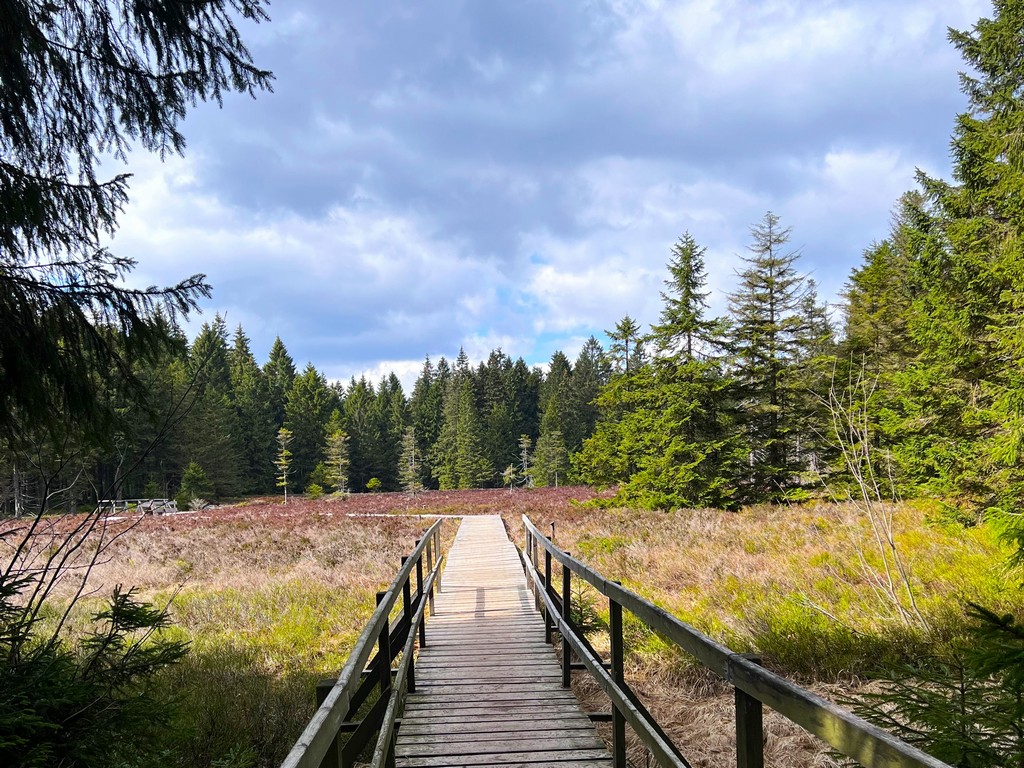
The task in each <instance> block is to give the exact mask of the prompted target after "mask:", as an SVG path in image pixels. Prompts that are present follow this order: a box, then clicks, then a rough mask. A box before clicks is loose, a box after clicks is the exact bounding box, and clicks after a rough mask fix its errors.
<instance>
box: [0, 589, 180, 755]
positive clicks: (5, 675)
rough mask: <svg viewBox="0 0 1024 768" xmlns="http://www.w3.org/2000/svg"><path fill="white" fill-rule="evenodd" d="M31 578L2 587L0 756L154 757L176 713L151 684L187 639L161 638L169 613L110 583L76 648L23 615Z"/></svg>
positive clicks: (177, 660) (178, 653)
mask: <svg viewBox="0 0 1024 768" xmlns="http://www.w3.org/2000/svg"><path fill="white" fill-rule="evenodd" d="M27 586H28V582H27V581H25V580H20V579H15V580H13V581H12V580H6V581H5V582H4V583H3V584H2V585H0V587H2V592H0V653H2V659H0V763H3V765H9V766H11V767H12V768H29V767H30V766H40V768H42V767H43V766H51V765H81V766H92V765H95V766H107V765H112V764H117V763H119V762H122V763H126V764H127V763H131V762H133V761H136V760H141V759H144V758H146V756H147V755H153V754H154V753H155V752H156V750H157V748H158V747H159V745H160V743H161V739H162V729H163V728H164V727H166V726H167V724H168V720H169V715H170V713H171V712H172V711H173V708H172V707H171V702H170V700H169V698H168V696H166V695H165V694H164V693H162V692H161V691H159V690H158V689H157V688H155V687H154V680H155V676H156V675H157V673H159V672H160V671H161V670H164V669H166V668H167V667H170V666H172V665H174V664H176V663H177V662H179V661H180V660H181V659H182V658H183V657H184V655H185V652H186V646H185V644H184V643H181V642H178V641H174V640H168V639H164V638H162V637H161V636H160V634H159V632H160V630H162V629H164V628H166V627H167V626H168V623H169V622H168V617H167V613H166V612H165V611H162V610H157V609H155V608H153V607H152V606H150V605H148V604H145V603H141V602H139V601H137V600H136V599H135V596H134V592H133V591H131V590H129V591H127V592H123V591H121V590H120V589H115V591H114V594H113V597H112V598H111V599H110V601H109V603H108V604H107V606H106V607H105V608H104V609H102V610H100V611H97V612H96V613H95V614H94V615H93V616H92V626H91V628H90V629H89V630H88V631H87V633H86V634H85V636H84V637H83V638H82V639H81V640H80V641H79V642H78V643H77V646H76V647H71V646H69V645H67V644H66V643H65V642H64V641H62V640H61V639H59V638H57V637H49V638H47V637H45V636H44V635H42V634H40V632H41V631H42V627H41V626H40V625H38V624H36V623H34V622H23V621H22V619H23V618H24V613H23V611H22V610H21V608H20V607H19V606H18V605H17V603H16V602H15V601H17V600H18V599H19V593H21V592H22V591H23V590H24V589H25V588H26V587H27Z"/></svg>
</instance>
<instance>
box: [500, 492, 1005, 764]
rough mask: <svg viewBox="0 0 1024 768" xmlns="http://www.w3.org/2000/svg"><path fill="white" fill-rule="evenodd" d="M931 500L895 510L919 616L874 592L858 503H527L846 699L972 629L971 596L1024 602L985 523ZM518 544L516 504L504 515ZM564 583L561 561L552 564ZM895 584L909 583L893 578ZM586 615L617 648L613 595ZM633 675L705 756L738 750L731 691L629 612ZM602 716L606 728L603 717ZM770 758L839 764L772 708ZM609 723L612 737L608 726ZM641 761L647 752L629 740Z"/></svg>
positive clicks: (714, 759) (599, 642)
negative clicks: (958, 521) (944, 512)
mask: <svg viewBox="0 0 1024 768" xmlns="http://www.w3.org/2000/svg"><path fill="white" fill-rule="evenodd" d="M931 512H932V509H930V508H929V507H927V506H923V505H918V506H913V505H903V506H901V507H899V508H897V509H895V510H893V516H894V520H895V522H896V544H897V546H898V547H899V548H900V551H901V554H902V556H903V557H904V558H905V559H906V562H907V564H908V574H909V580H908V584H907V585H906V586H907V587H909V588H910V589H912V590H913V594H914V597H915V600H916V604H917V606H918V607H919V609H920V612H921V616H922V619H923V621H922V622H920V623H914V624H910V623H908V622H907V621H906V620H905V616H904V613H903V612H901V611H900V610H899V609H898V607H895V606H893V605H892V604H891V600H890V598H889V597H888V594H887V593H886V592H885V591H884V590H878V589H876V588H875V587H873V586H872V585H877V583H878V580H877V578H876V577H877V575H878V574H877V573H875V572H874V571H872V569H876V568H879V567H880V559H881V558H880V557H879V556H878V555H877V553H876V552H875V551H873V549H872V542H873V540H874V539H873V537H872V534H871V530H870V525H869V523H868V522H867V521H866V520H864V519H863V517H862V516H861V515H860V514H859V513H858V509H857V508H856V507H855V506H853V505H844V504H807V505H803V506H793V507H784V508H782V507H768V506H763V507H756V508H750V509H746V510H743V511H741V512H739V513H729V512H720V511H715V510H677V511H673V512H645V511H639V510H631V509H610V510H600V509H585V508H580V507H578V506H565V507H562V508H560V509H553V508H546V509H545V510H544V513H541V512H539V511H538V512H537V513H528V514H529V517H530V518H531V520H532V521H533V522H534V524H535V525H536V526H537V527H538V528H539V529H540V530H541V531H543V532H545V533H548V532H549V531H550V530H551V528H550V525H551V523H554V524H555V525H554V540H555V542H556V544H557V545H558V546H559V547H561V548H562V549H565V550H568V551H570V552H572V553H573V554H574V555H575V556H577V557H578V558H579V559H581V560H583V561H584V562H586V563H588V564H589V565H591V566H592V567H594V568H596V569H597V570H598V571H600V572H601V573H602V574H603V575H605V576H606V577H609V578H612V579H617V580H620V581H622V583H623V584H624V585H625V586H627V587H629V588H630V589H632V590H634V591H635V592H638V593H640V594H641V595H642V596H644V597H646V598H647V599H649V600H651V601H652V602H654V603H656V604H657V605H660V606H661V607H663V608H665V609H667V610H669V611H670V612H671V613H673V614H674V615H676V616H678V617H680V618H681V619H683V620H684V621H686V622H688V623H690V624H691V625H693V626H695V627H697V628H698V629H700V630H701V631H703V632H705V633H706V634H708V635H710V636H712V637H713V638H714V639H716V640H718V641H720V642H723V643H725V644H726V645H728V646H730V647H731V648H733V649H734V650H736V651H739V652H755V653H757V655H758V656H760V657H761V658H762V660H763V662H764V663H765V664H766V666H768V667H770V668H772V669H774V670H776V671H778V672H780V673H782V674H784V675H786V676H789V677H791V678H795V679H796V680H797V681H798V682H800V683H801V684H803V685H805V686H806V687H808V688H810V689H811V690H814V691H815V692H817V693H818V694H820V695H822V696H824V697H826V698H830V699H833V700H836V699H840V700H842V699H847V698H848V697H850V696H851V695H855V694H856V693H857V692H858V691H859V690H863V689H865V688H866V687H868V686H870V679H871V677H872V676H873V675H874V674H881V673H884V672H885V671H886V670H887V669H891V668H892V666H893V665H895V664H901V663H908V664H922V663H925V664H926V663H929V660H930V659H932V658H935V657H940V656H942V655H943V653H944V652H945V650H946V649H948V648H950V647H952V646H954V645H955V644H956V643H958V642H962V640H963V632H964V628H965V624H966V621H965V612H964V607H965V602H966V601H968V600H972V601H978V602H981V603H983V604H985V605H989V606H993V607H995V608H996V609H997V610H1005V611H1010V612H1014V611H1016V612H1018V613H1019V612H1020V611H1021V609H1022V608H1024V599H1022V596H1021V594H1020V590H1019V589H1018V587H1017V585H1016V583H1015V582H1014V580H1012V579H1010V578H1009V574H1008V573H1007V572H1006V570H1005V568H1004V566H1003V563H1004V562H1005V556H1006V552H1005V550H1004V548H1003V547H1002V546H1001V545H1000V543H999V541H998V539H997V537H996V535H995V533H994V531H992V530H991V529H989V528H988V527H986V526H984V525H980V526H976V527H971V528H963V527H961V526H958V525H948V524H943V523H941V522H938V521H935V520H933V519H932V518H931V516H930V513H931ZM506 526H507V527H508V529H509V530H510V532H511V533H512V535H513V536H514V537H515V538H516V539H517V540H518V541H520V542H522V541H523V539H524V529H523V527H522V524H521V516H520V515H518V514H509V515H506ZM554 570H555V573H554V580H555V582H556V583H558V580H559V579H560V575H559V574H560V569H559V568H558V567H557V566H556V567H555V569H554ZM898 586H901V585H898ZM573 601H574V610H575V611H576V612H577V616H578V617H579V618H580V619H582V620H583V621H584V622H585V623H586V624H588V625H589V626H590V628H591V629H592V632H591V640H592V642H593V643H594V644H595V646H596V647H597V648H598V649H599V650H603V651H605V652H606V651H607V645H608V641H607V634H606V627H607V616H608V613H607V603H606V601H605V599H604V598H603V597H602V596H601V595H599V594H598V593H597V592H596V590H593V589H591V588H589V587H586V586H584V587H583V588H580V587H576V588H574V591H573ZM624 632H625V644H626V648H627V680H628V681H629V682H630V684H631V686H632V687H633V688H634V689H635V690H636V691H637V693H638V694H639V695H640V696H641V697H642V699H643V700H644V701H645V703H646V704H647V706H648V707H649V708H650V709H651V711H652V712H653V713H654V714H655V715H656V717H657V719H658V721H659V722H660V723H661V724H662V726H663V727H664V728H665V729H666V731H667V732H668V733H669V735H670V736H671V737H672V738H673V740H674V741H675V743H676V744H677V745H678V746H679V747H680V749H681V751H682V752H683V754H684V755H685V756H686V757H687V759H688V760H689V761H690V762H691V764H693V765H695V766H711V765H723V764H730V763H734V761H735V740H734V736H733V734H734V730H733V728H734V721H733V707H734V703H733V693H732V689H731V688H730V687H728V686H727V685H726V684H724V683H722V682H721V681H720V680H718V679H717V678H716V677H715V676H714V675H713V674H712V673H710V672H708V671H707V670H705V669H703V668H701V667H699V666H697V665H696V663H695V662H694V661H693V660H692V658H690V657H688V656H687V655H686V654H683V653H682V652H680V651H678V649H675V648H674V647H671V646H670V645H669V644H667V643H666V642H665V641H664V640H663V639H662V638H660V637H659V636H657V635H655V634H653V633H652V632H650V631H648V630H646V628H645V627H643V626H642V625H641V624H640V623H639V622H637V621H636V620H632V621H631V620H630V617H629V615H628V613H627V614H626V619H625V626H624ZM574 688H575V689H576V691H577V694H578V695H579V696H580V698H581V700H582V701H583V702H584V704H585V706H586V707H587V708H588V709H590V710H607V708H608V703H607V698H606V697H605V696H604V695H603V694H602V693H601V692H600V691H599V690H598V689H597V688H596V685H595V684H594V683H593V682H592V680H590V679H589V677H588V676H587V675H585V674H577V675H576V676H575V680H574ZM602 727H604V726H602ZM765 731H766V744H765V754H766V761H767V764H769V765H775V766H798V765H799V766H807V765H821V766H831V765H834V764H835V762H834V760H833V758H832V757H831V756H830V754H829V752H828V750H827V749H825V747H824V745H823V744H821V743H820V742H819V741H818V740H816V739H815V738H813V737H812V736H810V735H809V734H807V733H806V732H805V731H803V729H801V728H799V727H798V726H795V725H794V724H792V723H790V722H789V721H788V720H786V719H785V718H784V717H782V716H780V715H778V714H777V713H774V712H771V711H768V710H766V712H765ZM606 735H607V734H606ZM630 761H631V764H632V765H635V766H644V765H648V764H649V762H648V758H647V756H646V754H645V751H644V749H643V747H642V745H640V744H639V743H638V742H637V741H636V740H635V739H634V740H633V742H632V744H631V749H630Z"/></svg>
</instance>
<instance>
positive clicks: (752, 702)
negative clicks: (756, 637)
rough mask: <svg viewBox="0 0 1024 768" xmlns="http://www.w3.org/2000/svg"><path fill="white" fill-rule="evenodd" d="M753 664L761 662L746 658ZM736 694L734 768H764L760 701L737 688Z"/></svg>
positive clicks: (754, 658) (762, 724)
mask: <svg viewBox="0 0 1024 768" xmlns="http://www.w3.org/2000/svg"><path fill="white" fill-rule="evenodd" d="M746 658H748V659H749V660H750V661H752V662H754V663H755V664H760V663H761V660H760V659H759V658H757V657H756V656H749V655H748V656H746ZM734 690H735V692H736V768H764V712H763V706H762V704H761V702H760V701H758V700H757V699H755V698H754V697H753V696H751V695H750V694H749V693H747V692H746V691H743V690H740V689H739V688H736V689H734Z"/></svg>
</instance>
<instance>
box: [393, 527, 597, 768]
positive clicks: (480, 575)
mask: <svg viewBox="0 0 1024 768" xmlns="http://www.w3.org/2000/svg"><path fill="white" fill-rule="evenodd" d="M443 589H444V591H443V592H442V593H441V594H440V595H438V598H437V604H436V605H437V614H436V615H435V616H434V617H432V618H431V619H430V621H429V622H428V623H427V646H426V648H423V649H422V650H421V651H420V655H419V658H418V661H417V664H416V693H412V694H409V698H408V703H407V705H406V709H405V715H404V716H403V719H402V725H401V728H400V729H399V731H398V742H397V746H396V753H395V754H396V765H397V768H414V767H416V768H419V767H421V766H422V767H427V766H429V767H430V768H442V767H443V766H485V765H496V766H502V767H503V768H511V767H513V766H523V768H540V767H541V766H551V768H611V765H612V762H611V758H610V756H609V754H608V752H607V750H606V749H605V746H604V744H603V743H602V742H601V740H600V739H599V738H598V736H597V733H596V732H595V730H594V727H593V725H592V724H591V722H590V719H589V718H588V717H587V716H586V715H584V714H583V712H582V710H581V709H580V706H579V703H578V702H577V701H576V698H575V696H573V694H572V691H567V690H564V689H563V688H562V687H561V684H562V676H561V670H560V669H559V667H558V662H557V660H556V659H555V656H554V654H553V653H552V652H551V648H550V646H548V645H546V644H545V643H544V622H543V620H542V619H541V617H540V614H538V613H537V612H536V611H535V609H534V605H533V596H532V595H531V594H530V591H529V590H528V589H527V587H526V577H525V576H524V575H523V569H522V565H521V564H520V561H519V556H518V555H517V554H516V550H515V547H514V546H512V543H511V542H510V541H509V540H508V537H507V536H506V535H505V528H504V526H503V525H502V522H501V518H500V517H498V516H497V515H487V516H478V517H466V518H464V519H463V521H462V524H461V525H460V526H459V531H458V534H457V535H456V537H455V544H454V545H453V547H452V549H451V552H450V553H449V554H448V561H447V566H446V567H445V572H444V579H443Z"/></svg>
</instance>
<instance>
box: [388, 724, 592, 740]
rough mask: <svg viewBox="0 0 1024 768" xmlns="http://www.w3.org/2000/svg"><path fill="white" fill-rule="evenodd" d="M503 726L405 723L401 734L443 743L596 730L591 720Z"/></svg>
mask: <svg viewBox="0 0 1024 768" xmlns="http://www.w3.org/2000/svg"><path fill="white" fill-rule="evenodd" d="M499 723H500V725H503V726H505V727H503V728H502V729H501V730H495V722H494V721H490V720H480V721H469V722H462V723H424V722H419V723H408V722H405V723H402V732H403V733H404V734H405V736H406V737H407V738H410V739H411V738H416V739H418V740H420V741H430V740H436V741H444V740H448V739H457V738H462V737H472V738H474V739H486V740H489V739H494V738H510V737H516V736H519V737H521V738H527V739H529V738H533V737H534V736H545V735H547V734H567V735H572V734H589V735H592V734H593V733H594V727H593V726H592V725H591V724H590V721H589V720H583V721H582V722H579V723H575V724H574V723H569V724H566V723H562V722H559V721H556V720H551V721H546V720H514V721H511V722H506V721H504V720H503V721H499Z"/></svg>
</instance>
